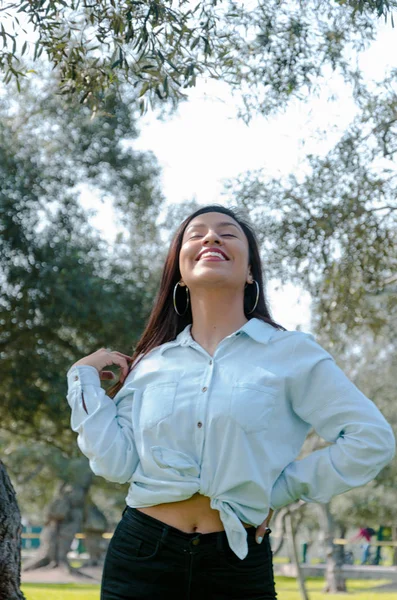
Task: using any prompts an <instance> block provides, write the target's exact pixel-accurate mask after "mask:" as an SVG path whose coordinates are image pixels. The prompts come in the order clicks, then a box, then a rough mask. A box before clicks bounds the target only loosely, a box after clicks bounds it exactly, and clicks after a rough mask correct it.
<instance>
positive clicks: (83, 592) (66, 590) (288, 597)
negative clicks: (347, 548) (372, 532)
mask: <svg viewBox="0 0 397 600" xmlns="http://www.w3.org/2000/svg"><path fill="white" fill-rule="evenodd" d="M386 583H388V582H387V581H386V580H384V581H381V580H379V579H378V580H376V581H371V580H368V579H367V580H365V579H363V580H353V579H351V580H349V581H348V590H349V598H354V600H373V598H374V597H375V596H376V597H378V598H379V600H397V591H395V592H383V591H382V592H379V593H378V591H377V590H375V588H378V587H380V586H382V585H384V584H386ZM276 586H277V592H278V598H279V600H300V595H299V592H298V586H297V584H296V581H295V580H294V579H289V578H288V577H276ZM323 586H324V580H323V578H321V577H316V578H314V577H313V578H310V579H308V580H307V588H308V592H309V596H310V600H341V598H343V596H341V595H336V594H323V593H322V591H321V590H322V588H323ZM22 591H23V592H24V594H25V596H26V600H99V586H98V585H78V584H68V585H55V584H54V585H44V584H43V585H39V584H34V583H31V584H28V583H26V584H25V585H23V586H22Z"/></svg>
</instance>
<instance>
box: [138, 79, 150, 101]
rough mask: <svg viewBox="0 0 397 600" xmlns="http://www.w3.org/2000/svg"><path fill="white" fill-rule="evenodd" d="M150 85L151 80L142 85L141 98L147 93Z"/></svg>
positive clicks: (139, 96)
mask: <svg viewBox="0 0 397 600" xmlns="http://www.w3.org/2000/svg"><path fill="white" fill-rule="evenodd" d="M149 87H150V83H149V81H145V82H144V84H143V85H142V89H141V91H140V92H139V95H138V98H141V97H142V96H143V95H144V94H146V92H147V91H148V89H149Z"/></svg>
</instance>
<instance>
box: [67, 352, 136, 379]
mask: <svg viewBox="0 0 397 600" xmlns="http://www.w3.org/2000/svg"><path fill="white" fill-rule="evenodd" d="M131 361H132V356H128V354H122V353H121V352H117V351H116V350H114V351H111V350H108V349H106V348H100V349H99V350H97V351H96V352H93V353H92V354H89V355H88V356H84V358H81V359H80V360H78V361H77V362H75V363H74V364H73V365H72V366H73V367H76V366H79V365H89V366H90V367H95V369H97V371H98V373H99V377H100V379H115V374H114V373H113V372H112V371H104V370H103V369H104V367H109V366H110V365H118V366H119V367H120V369H121V374H120V382H121V383H122V382H123V381H124V379H125V378H126V377H127V375H128V369H129V363H131Z"/></svg>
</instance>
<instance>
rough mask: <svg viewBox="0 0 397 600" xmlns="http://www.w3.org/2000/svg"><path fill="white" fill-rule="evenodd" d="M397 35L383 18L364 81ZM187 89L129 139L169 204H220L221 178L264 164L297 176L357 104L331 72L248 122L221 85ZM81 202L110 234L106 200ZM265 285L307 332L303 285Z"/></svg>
mask: <svg viewBox="0 0 397 600" xmlns="http://www.w3.org/2000/svg"><path fill="white" fill-rule="evenodd" d="M396 39H397V30H396V29H393V28H392V27H391V25H390V22H388V23H387V24H385V23H384V21H383V20H381V21H380V22H379V34H378V39H377V40H376V41H375V42H374V43H373V44H372V45H371V47H370V48H369V49H368V50H367V51H366V52H365V53H363V54H362V55H361V58H360V66H361V68H362V70H363V72H364V75H365V77H366V79H367V81H370V80H377V79H380V78H382V76H383V75H384V73H385V71H386V69H387V68H389V67H391V66H394V67H396V66H397V64H396V63H397V58H395V57H396V56H397V54H396V52H392V51H391V49H392V48H394V49H397V46H396ZM393 59H394V61H395V62H394V64H393V63H392V60H393ZM186 92H187V93H188V95H189V100H188V101H187V102H185V103H183V104H181V105H180V107H179V109H178V112H177V113H176V114H175V115H174V116H173V117H171V118H169V119H168V120H167V121H160V120H158V119H156V116H155V115H154V114H152V113H150V112H149V113H148V114H147V115H145V116H144V117H142V118H141V121H140V128H141V134H140V136H139V138H138V139H137V140H135V141H134V144H133V145H134V148H135V149H136V150H151V151H153V153H154V154H155V155H156V157H157V160H158V163H159V165H160V166H161V168H162V178H161V181H162V191H163V193H164V195H165V198H166V204H167V205H168V204H171V203H180V202H183V201H184V200H190V199H192V198H194V199H195V200H196V201H197V202H198V203H199V204H203V205H204V204H209V203H213V202H216V203H219V204H222V205H226V204H227V196H225V195H223V194H222V191H223V180H224V179H226V178H233V177H236V176H237V175H238V174H241V173H243V172H244V171H247V170H255V169H263V170H264V173H265V174H266V176H269V177H281V176H285V175H287V174H288V173H294V174H295V175H297V176H299V174H302V173H303V172H304V170H305V160H304V159H305V155H307V154H308V153H310V152H311V153H315V154H319V153H320V154H321V153H325V152H327V151H328V150H329V149H331V148H332V146H333V145H334V144H335V143H336V142H337V140H338V139H339V137H340V135H341V134H342V132H343V131H344V130H345V129H346V127H347V126H348V124H349V123H350V122H351V120H352V119H353V118H354V115H355V114H356V110H357V109H356V106H355V104H354V101H353V99H352V97H351V93H350V89H349V88H348V87H347V86H346V84H344V83H343V81H342V80H341V78H340V77H338V76H337V75H332V74H330V77H329V78H328V79H327V82H326V84H325V85H324V87H323V89H322V91H321V93H320V95H319V96H318V97H315V98H311V99H309V100H308V101H307V102H298V101H294V102H292V103H291V105H290V106H289V108H288V109H287V111H286V112H285V113H284V114H282V115H278V116H276V117H269V118H265V117H262V116H257V117H255V118H253V119H252V120H251V122H250V123H249V125H246V124H245V123H244V122H243V121H242V120H241V119H240V120H239V119H238V118H237V116H236V112H237V105H236V100H235V98H234V97H233V96H232V94H231V92H230V90H229V88H228V86H227V85H226V84H224V83H222V82H218V81H211V80H209V79H202V80H200V81H198V83H197V86H196V87H195V88H190V89H188V90H186ZM331 94H332V95H334V97H335V100H334V101H332V102H330V101H329V97H330V96H331ZM82 203H83V205H84V206H85V207H86V208H95V209H97V215H96V216H95V217H93V218H92V224H93V225H95V226H96V227H97V228H98V229H100V230H101V231H103V233H104V236H106V237H107V239H109V240H110V241H112V240H114V237H115V235H116V233H117V227H116V225H115V221H114V213H113V210H112V206H111V204H110V203H108V202H105V203H103V204H101V203H98V199H97V198H95V197H93V196H91V195H90V194H89V193H88V192H87V193H85V194H83V196H82ZM175 225H177V224H175ZM264 270H265V271H266V265H265V264H264ZM267 292H268V298H269V301H270V306H271V311H272V314H273V317H274V318H275V319H276V321H278V322H280V323H281V324H282V325H283V326H284V327H286V328H287V329H297V328H298V329H302V330H303V331H309V332H310V331H311V328H310V305H311V298H310V295H309V294H308V293H307V292H306V291H305V290H303V289H301V288H299V287H295V286H292V285H290V284H288V285H285V286H281V285H280V282H278V281H273V280H272V281H269V282H268V288H267Z"/></svg>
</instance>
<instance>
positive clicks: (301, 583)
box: [287, 512, 309, 600]
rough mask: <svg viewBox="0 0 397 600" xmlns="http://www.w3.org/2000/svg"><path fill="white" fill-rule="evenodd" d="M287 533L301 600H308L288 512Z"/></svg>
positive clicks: (294, 533)
mask: <svg viewBox="0 0 397 600" xmlns="http://www.w3.org/2000/svg"><path fill="white" fill-rule="evenodd" d="M287 531H288V536H289V539H290V544H291V554H292V556H293V561H294V563H295V567H296V575H297V579H298V586H299V592H300V595H301V598H302V600H309V595H308V593H307V590H306V585H305V578H304V577H303V573H302V569H301V566H300V562H299V556H298V550H297V547H296V532H295V528H294V524H293V521H292V516H291V513H290V512H288V516H287Z"/></svg>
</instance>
